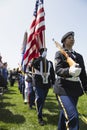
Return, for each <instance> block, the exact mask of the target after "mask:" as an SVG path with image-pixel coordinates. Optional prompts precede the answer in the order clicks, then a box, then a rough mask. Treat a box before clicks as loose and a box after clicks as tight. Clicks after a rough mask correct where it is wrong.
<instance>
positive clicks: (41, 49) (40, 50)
mask: <svg viewBox="0 0 87 130" xmlns="http://www.w3.org/2000/svg"><path fill="white" fill-rule="evenodd" d="M43 51H47V48H40V49H39V52H40V53H42V52H43Z"/></svg>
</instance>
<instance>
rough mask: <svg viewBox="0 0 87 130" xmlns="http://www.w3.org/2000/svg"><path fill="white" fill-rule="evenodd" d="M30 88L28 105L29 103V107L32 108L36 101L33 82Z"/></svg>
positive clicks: (29, 84) (30, 83)
mask: <svg viewBox="0 0 87 130" xmlns="http://www.w3.org/2000/svg"><path fill="white" fill-rule="evenodd" d="M28 86H29V93H28V103H29V106H30V107H32V106H33V105H34V101H35V93H34V90H33V86H32V82H29V83H28Z"/></svg>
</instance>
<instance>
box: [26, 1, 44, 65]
mask: <svg viewBox="0 0 87 130" xmlns="http://www.w3.org/2000/svg"><path fill="white" fill-rule="evenodd" d="M42 47H45V12H44V5H43V0H36V4H35V9H34V13H33V21H32V24H31V26H30V34H29V37H28V42H27V45H26V51H25V54H24V64H25V65H26V66H27V65H28V63H29V62H30V61H31V60H32V59H33V58H36V57H38V56H39V51H38V50H39V49H40V48H42Z"/></svg>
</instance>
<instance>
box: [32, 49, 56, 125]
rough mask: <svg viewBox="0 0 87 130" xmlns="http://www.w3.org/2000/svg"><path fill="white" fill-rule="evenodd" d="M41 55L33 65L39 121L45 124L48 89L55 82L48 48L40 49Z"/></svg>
mask: <svg viewBox="0 0 87 130" xmlns="http://www.w3.org/2000/svg"><path fill="white" fill-rule="evenodd" d="M39 52H40V57H39V58H36V59H34V60H33V63H32V66H33V67H34V69H35V77H34V83H35V85H34V86H35V103H36V107H37V115H38V122H39V123H40V125H44V121H43V117H42V109H43V105H44V102H45V99H46V97H47V94H48V90H49V88H50V87H51V86H53V85H54V82H55V74H54V68H53V64H52V62H51V61H48V60H47V59H46V55H47V48H41V49H40V50H39Z"/></svg>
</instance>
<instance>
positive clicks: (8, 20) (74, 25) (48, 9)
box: [0, 0, 87, 69]
mask: <svg viewBox="0 0 87 130" xmlns="http://www.w3.org/2000/svg"><path fill="white" fill-rule="evenodd" d="M35 2H36V0H0V53H1V55H2V61H3V62H7V63H8V68H10V69H13V68H17V67H18V64H20V62H21V56H22V55H21V47H22V42H23V37H24V33H25V31H28V32H29V28H30V25H31V23H32V17H33V11H34V7H35ZM44 10H45V26H46V30H45V41H46V47H47V49H48V53H47V58H48V59H49V60H51V61H53V62H54V57H55V53H56V51H58V48H56V46H55V44H54V42H53V41H52V39H53V38H54V39H55V40H56V41H58V42H59V43H60V44H61V38H62V36H63V35H64V34H65V33H67V32H69V31H74V32H75V44H74V47H73V49H74V50H76V51H77V52H78V53H80V54H82V56H83V58H84V63H85V67H86V69H87V40H86V39H87V0H44ZM61 45H62V44H61Z"/></svg>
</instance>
